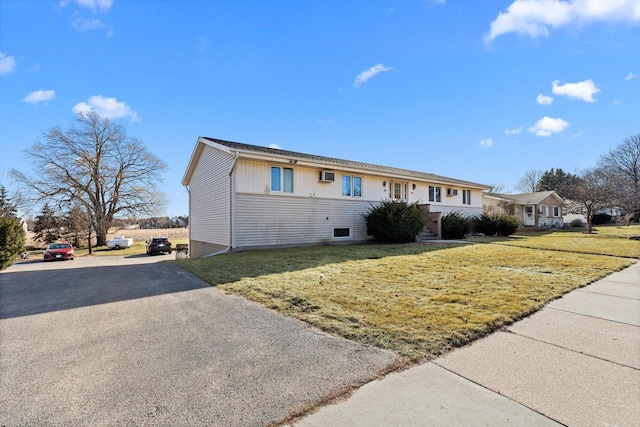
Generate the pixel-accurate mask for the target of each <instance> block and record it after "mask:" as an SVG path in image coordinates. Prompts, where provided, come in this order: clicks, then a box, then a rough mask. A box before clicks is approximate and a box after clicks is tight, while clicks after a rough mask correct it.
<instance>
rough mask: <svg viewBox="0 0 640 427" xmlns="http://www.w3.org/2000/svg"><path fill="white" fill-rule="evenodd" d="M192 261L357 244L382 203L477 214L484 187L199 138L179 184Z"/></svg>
mask: <svg viewBox="0 0 640 427" xmlns="http://www.w3.org/2000/svg"><path fill="white" fill-rule="evenodd" d="M182 184H183V185H185V186H186V187H187V190H188V192H189V222H190V224H189V234H190V236H189V243H190V245H189V246H190V252H191V256H192V257H201V256H205V255H211V254H214V253H217V252H225V251H239V250H246V249H259V248H270V247H291V246H303V245H314V244H328V243H351V242H362V241H366V240H369V239H371V236H368V235H367V229H366V225H365V221H364V219H363V217H362V215H363V214H364V213H366V212H368V211H369V210H370V209H371V207H372V206H375V205H376V204H378V203H380V201H381V200H385V199H392V200H404V201H407V202H409V203H413V202H420V203H421V204H424V205H426V206H428V208H429V210H430V212H432V213H446V212H450V211H453V210H457V211H462V212H465V213H468V214H472V215H473V214H480V213H482V194H483V192H484V191H487V190H489V189H490V187H489V186H486V185H483V184H478V183H474V182H469V181H464V180H459V179H453V178H447V177H444V176H440V175H435V174H431V173H426V172H418V171H411V170H405V169H398V168H393V167H388V166H380V165H374V164H368V163H361V162H356V161H350V160H342V159H336V158H331V157H324V156H317V155H312V154H305V153H298V152H292V151H286V150H280V149H275V148H269V147H261V146H256V145H249V144H243V143H238V142H231V141H223V140H220V139H214V138H206V137H200V138H198V140H197V142H196V146H195V148H194V151H193V154H192V156H191V159H190V161H189V164H188V166H187V170H186V172H185V174H184V177H183V179H182Z"/></svg>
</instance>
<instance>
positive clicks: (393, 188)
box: [389, 181, 408, 200]
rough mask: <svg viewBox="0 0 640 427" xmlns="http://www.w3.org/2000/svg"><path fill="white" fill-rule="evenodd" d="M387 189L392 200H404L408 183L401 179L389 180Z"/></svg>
mask: <svg viewBox="0 0 640 427" xmlns="http://www.w3.org/2000/svg"><path fill="white" fill-rule="evenodd" d="M389 187H390V188H389V191H390V194H389V195H390V196H391V199H393V200H406V199H407V187H408V184H407V183H406V182H401V181H391V184H390V185H389Z"/></svg>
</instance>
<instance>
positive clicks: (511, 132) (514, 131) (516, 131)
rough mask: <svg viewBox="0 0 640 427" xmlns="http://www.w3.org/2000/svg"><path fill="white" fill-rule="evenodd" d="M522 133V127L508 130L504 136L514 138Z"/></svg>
mask: <svg viewBox="0 0 640 427" xmlns="http://www.w3.org/2000/svg"><path fill="white" fill-rule="evenodd" d="M521 132H522V126H520V127H519V128H514V129H506V130H505V131H504V134H505V135H508V136H513V135H520V133H521Z"/></svg>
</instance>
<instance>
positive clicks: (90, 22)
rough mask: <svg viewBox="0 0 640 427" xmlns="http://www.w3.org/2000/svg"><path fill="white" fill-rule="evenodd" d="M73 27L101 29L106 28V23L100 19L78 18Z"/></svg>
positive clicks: (86, 29)
mask: <svg viewBox="0 0 640 427" xmlns="http://www.w3.org/2000/svg"><path fill="white" fill-rule="evenodd" d="M71 25H72V26H73V28H75V29H76V30H78V31H88V30H100V29H102V28H104V24H103V23H102V21H100V20H99V19H85V18H80V17H78V18H76V19H74V20H73V22H72V23H71Z"/></svg>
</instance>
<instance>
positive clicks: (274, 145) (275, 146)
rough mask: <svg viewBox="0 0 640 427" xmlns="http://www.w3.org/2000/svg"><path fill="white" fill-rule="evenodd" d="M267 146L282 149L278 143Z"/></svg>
mask: <svg viewBox="0 0 640 427" xmlns="http://www.w3.org/2000/svg"><path fill="white" fill-rule="evenodd" d="M269 148H275V149H278V150H282V148H280V146H279V145H278V144H269Z"/></svg>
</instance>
